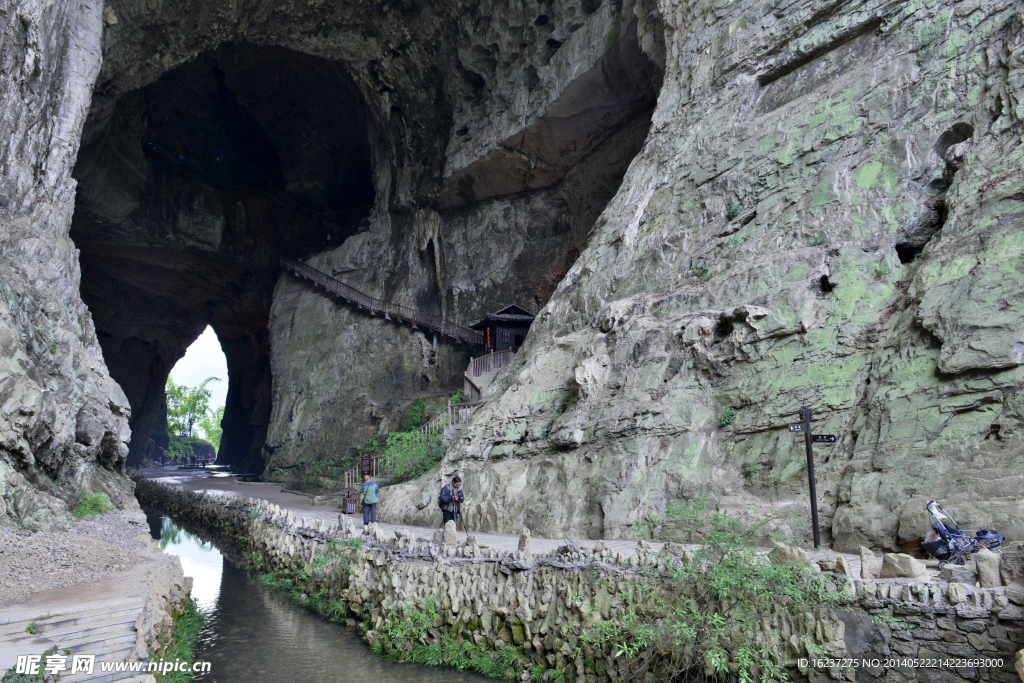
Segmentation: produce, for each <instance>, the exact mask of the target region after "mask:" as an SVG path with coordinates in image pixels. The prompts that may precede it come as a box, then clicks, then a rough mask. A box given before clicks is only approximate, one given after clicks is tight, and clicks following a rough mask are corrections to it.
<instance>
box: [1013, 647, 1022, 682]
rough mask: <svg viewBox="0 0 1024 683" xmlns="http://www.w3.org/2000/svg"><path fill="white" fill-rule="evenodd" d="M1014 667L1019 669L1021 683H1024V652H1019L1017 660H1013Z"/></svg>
mask: <svg viewBox="0 0 1024 683" xmlns="http://www.w3.org/2000/svg"><path fill="white" fill-rule="evenodd" d="M1013 666H1014V668H1016V669H1017V675H1018V676H1020V680H1021V683H1024V650H1018V651H1017V658H1016V659H1014V660H1013Z"/></svg>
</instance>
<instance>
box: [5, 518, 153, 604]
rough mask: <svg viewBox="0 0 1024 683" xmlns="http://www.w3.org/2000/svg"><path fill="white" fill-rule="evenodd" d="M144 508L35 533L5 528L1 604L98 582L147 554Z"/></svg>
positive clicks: (139, 560)
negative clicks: (59, 530) (141, 512)
mask: <svg viewBox="0 0 1024 683" xmlns="http://www.w3.org/2000/svg"><path fill="white" fill-rule="evenodd" d="M148 533H149V531H148V527H147V526H146V519H145V517H144V516H142V515H141V514H140V513H138V512H134V513H132V512H124V511H121V510H114V511H111V512H106V513H104V514H102V515H98V516H97V517H96V518H94V519H92V520H80V521H78V522H76V523H75V524H74V525H73V526H72V527H71V530H70V531H67V532H60V533H32V532H31V531H26V530H15V529H5V528H0V607H6V606H8V605H10V604H11V603H13V602H15V601H17V600H18V599H19V598H23V597H24V596H26V595H28V594H30V593H37V592H39V591H44V590H49V589H51V588H60V587H63V586H73V585H75V584H80V583H86V582H91V581H95V580H97V579H100V578H103V577H105V576H108V575H110V574H112V573H114V572H117V571H120V570H123V569H127V568H128V567H131V566H132V565H135V564H137V563H139V562H146V561H148V560H149V558H148V557H145V556H143V553H142V552H140V551H143V550H145V549H146V543H145V541H144V540H143V539H142V538H140V536H139V535H140V534H147V535H148Z"/></svg>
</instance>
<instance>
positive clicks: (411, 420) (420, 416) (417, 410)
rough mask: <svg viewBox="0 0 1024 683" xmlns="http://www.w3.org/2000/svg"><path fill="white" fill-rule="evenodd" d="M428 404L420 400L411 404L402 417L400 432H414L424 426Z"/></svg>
mask: <svg viewBox="0 0 1024 683" xmlns="http://www.w3.org/2000/svg"><path fill="white" fill-rule="evenodd" d="M426 406H427V402H426V401H424V400H423V399H422V398H418V399H416V400H415V401H413V402H412V403H410V404H409V407H408V408H406V409H405V415H404V416H403V417H402V424H401V426H400V427H399V428H398V431H400V432H412V431H415V430H417V429H419V428H420V427H422V426H423V422H424V417H425V412H426Z"/></svg>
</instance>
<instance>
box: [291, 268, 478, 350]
mask: <svg viewBox="0 0 1024 683" xmlns="http://www.w3.org/2000/svg"><path fill="white" fill-rule="evenodd" d="M281 265H282V266H284V267H286V268H288V269H290V270H291V271H292V272H294V273H295V274H296V275H298V276H299V277H304V278H306V279H307V280H310V281H311V282H312V283H313V284H314V285H317V286H319V287H323V288H324V289H326V290H327V291H328V292H331V293H332V294H335V295H337V296H339V297H341V298H342V299H344V300H345V301H347V302H348V303H350V304H354V305H356V306H358V307H359V308H363V309H366V310H367V311H369V312H370V315H383V316H384V318H385V319H386V320H394V321H396V322H397V323H398V324H402V323H409V324H410V325H412V326H413V327H416V326H417V325H418V326H420V327H423V328H426V329H428V330H433V331H434V332H437V333H439V334H441V335H445V336H448V337H451V338H452V339H455V340H456V341H458V342H461V343H463V344H470V345H475V346H482V345H483V344H484V335H483V334H482V333H480V332H477V331H476V330H473V329H470V328H468V327H466V326H465V325H459V324H457V323H453V322H451V321H450V320H445V319H444V318H442V317H441V316H439V315H432V314H430V313H424V312H423V311H418V310H416V309H415V308H409V307H408V306H402V305H401V304H393V303H391V302H389V301H384V300H383V299H377V298H375V297H372V296H369V295H368V294H364V293H362V292H360V291H359V290H358V289H355V288H354V287H350V286H348V285H346V284H345V283H344V282H341V281H340V280H336V279H334V278H333V277H331V276H330V275H328V274H327V273H324V272H322V271H319V270H317V269H316V268H313V267H311V266H307V265H306V264H305V263H302V262H301V261H295V260H293V259H289V258H282V259H281Z"/></svg>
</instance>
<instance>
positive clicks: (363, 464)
mask: <svg viewBox="0 0 1024 683" xmlns="http://www.w3.org/2000/svg"><path fill="white" fill-rule="evenodd" d="M364 474H369V475H370V476H371V477H372V476H373V460H372V459H371V458H370V454H369V453H363V457H362V458H360V459H359V476H363V475H364Z"/></svg>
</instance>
